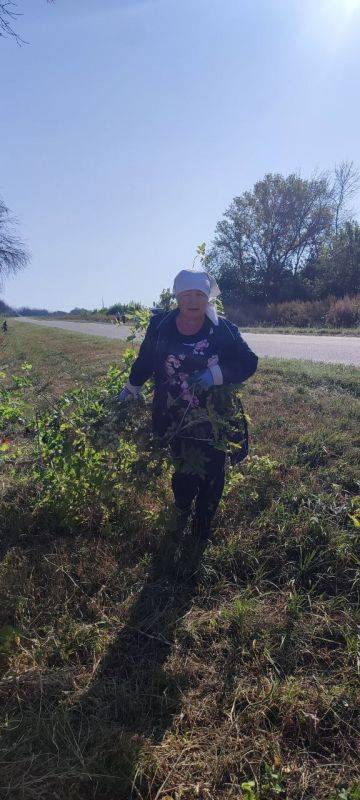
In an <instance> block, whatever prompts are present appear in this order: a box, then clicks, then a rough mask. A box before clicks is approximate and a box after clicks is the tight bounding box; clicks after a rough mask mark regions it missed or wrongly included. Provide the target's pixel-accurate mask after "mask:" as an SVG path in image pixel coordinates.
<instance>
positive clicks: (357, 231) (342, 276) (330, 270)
mask: <svg viewBox="0 0 360 800" xmlns="http://www.w3.org/2000/svg"><path fill="white" fill-rule="evenodd" d="M303 280H304V284H305V283H306V284H307V286H308V287H309V294H310V291H311V294H312V295H313V296H315V297H317V298H323V297H326V296H327V295H335V296H336V297H343V296H344V295H346V294H350V295H352V294H357V293H358V292H360V226H359V224H358V223H357V222H356V221H354V220H353V221H351V222H346V223H345V225H343V227H342V228H341V229H340V230H339V232H338V233H337V234H334V235H333V236H332V237H331V239H330V240H329V241H328V242H326V244H325V245H324V247H323V249H322V251H321V253H320V256H319V257H318V258H316V259H311V260H309V262H308V264H307V265H306V267H305V270H304V274H303Z"/></svg>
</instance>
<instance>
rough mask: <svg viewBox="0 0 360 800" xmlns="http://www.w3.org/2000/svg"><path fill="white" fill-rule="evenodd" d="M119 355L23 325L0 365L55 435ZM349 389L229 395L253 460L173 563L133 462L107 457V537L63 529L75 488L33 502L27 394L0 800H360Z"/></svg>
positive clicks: (7, 613)
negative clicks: (201, 541)
mask: <svg viewBox="0 0 360 800" xmlns="http://www.w3.org/2000/svg"><path fill="white" fill-rule="evenodd" d="M122 348H124V345H123V344H122V343H119V342H113V341H109V340H102V339H94V338H93V337H85V336H83V335H82V336H81V337H77V336H76V335H72V334H70V333H63V332H62V331H59V330H55V329H54V330H50V329H47V330H45V329H43V328H39V329H37V328H35V327H33V326H25V325H23V324H21V325H19V326H16V329H15V327H14V330H10V331H9V334H8V335H7V337H6V341H5V347H4V349H3V351H2V352H3V362H4V363H5V364H7V365H8V369H9V370H10V372H11V373H12V374H15V375H18V376H20V378H21V376H22V375H23V374H24V372H23V371H22V369H21V366H22V364H23V362H24V361H26V362H31V363H32V365H33V372H34V373H35V374H36V381H35V384H36V385H41V386H43V385H46V397H47V403H46V404H45V405H46V407H48V408H50V409H55V410H56V409H58V407H59V403H63V405H62V406H61V408H62V409H63V410H62V412H61V413H62V416H61V420H62V424H63V425H69V417H68V416H66V414H67V412H66V407H67V403H68V400H66V402H65V401H64V402H63V401H62V400H61V399H60V395H61V393H65V396H66V397H68V399H69V398H70V395H69V391H70V389H71V387H72V386H76V387H77V388H78V389H79V390H80V388H81V385H84V386H85V387H86V391H90V390H91V387H92V386H93V385H94V383H95V382H96V381H98V380H99V379H100V378H101V376H103V375H104V374H105V372H106V370H107V368H108V366H109V365H111V364H114V363H118V359H119V355H120V354H121V352H122ZM359 376H360V371H359V370H356V369H354V368H351V367H343V366H341V365H339V366H333V365H326V364H313V363H311V362H301V361H291V362H290V361H289V362H285V361H283V360H276V359H262V361H261V364H260V367H259V370H258V372H257V373H256V374H255V375H254V376H253V378H251V379H250V380H249V381H248V382H247V383H246V384H245V386H244V388H243V399H244V404H245V407H246V410H247V412H248V413H249V415H250V418H251V425H250V432H251V455H250V458H249V459H248V460H247V461H246V462H245V463H244V464H243V465H241V466H240V467H234V468H232V469H229V471H228V477H227V485H226V491H225V493H224V499H223V501H222V504H221V508H220V510H219V512H218V517H217V526H216V529H215V531H214V534H213V537H212V539H211V542H210V543H209V544H208V546H207V547H206V549H205V550H204V551H203V552H202V550H201V548H200V549H199V548H196V547H195V543H194V542H191V539H189V538H188V539H185V540H184V545H183V551H182V553H181V555H180V561H179V562H177V563H176V565H175V564H174V562H173V557H172V552H173V551H172V547H171V542H169V539H168V537H167V535H166V534H165V531H164V521H163V516H162V513H163V512H162V509H163V506H164V504H166V502H167V501H168V502H169V501H170V498H171V490H170V483H169V468H168V464H167V462H166V461H164V464H163V466H161V468H160V467H159V465H157V464H154V463H152V460H151V457H150V456H148V454H146V467H144V466H143V465H142V462H141V460H140V461H139V464H140V469H139V470H138V472H137V471H136V469H137V467H136V461H135V463H134V464H133V466H132V469H133V472H131V470H130V472H129V469H130V468H129V467H128V466H127V467H126V465H125V466H124V462H123V461H121V466H120V468H121V469H122V470H123V472H122V473H121V475H122V477H121V484H120V485H119V489H118V490H117V491H118V493H120V494H121V493H123V494H122V496H121V497H119V498H118V497H117V495H115V496H111V498H110V500H107V503H105V504H104V505H105V506H106V508H105V511H106V512H107V514H108V516H107V517H106V521H105V522H104V519H105V517H104V514H105V511H104V510H103V512H102V516H101V524H100V522H99V523H98V524H97V525H92V526H91V525H88V524H84V523H83V522H82V523H80V522H78V521H76V519H75V516H74V515H73V516H72V512H71V509H70V510H69V513H68V517H67V519H68V521H67V522H66V524H64V523H62V524H61V519H62V514H63V511H62V509H63V508H65V506H66V503H67V504H68V505H69V503H70V500H69V498H70V488H71V481H72V482H73V483H75V484H76V480H75V481H74V480H73V479H72V478H71V476H70V478H69V480H68V483H67V484H66V485H67V487H68V489H67V491H68V494H67V495H66V496H65V501H64V502H65V505H64V504H63V505H62V506H61V502H63V501H61V495H60V494H59V506H58V507H56V505H55V507H52V508H51V509H50V507H49V505H47V504H46V502H47V501H46V502H45V500H46V498H45V495H46V491H47V492H48V493H49V491H50V490H49V488H46V487H45V488H44V487H43V488H41V489H37V488H36V486H33V478H32V477H31V475H30V472H29V468H30V467H29V465H31V464H32V462H33V460H34V458H35V452H36V438H34V433H33V429H32V428H31V425H30V423H29V419H30V417H31V414H32V410H33V409H34V408H37V409H41V408H43V407H44V402H43V396H41V395H43V392H40V393H39V392H38V391H34V390H33V388H32V387H31V386H29V387H26V386H25V389H24V392H25V394H26V404H25V417H26V419H25V423H21V422H13V423H9V424H8V427H7V429H6V431H5V433H4V436H5V437H6V440H10V441H11V448H12V447H13V445H14V449H11V450H10V451H7V452H10V456H11V457H9V459H8V460H5V461H4V464H3V482H2V493H1V498H0V519H1V520H2V521H1V522H0V527H1V528H2V539H1V544H2V560H1V563H0V576H1V577H0V666H1V679H0V701H1V705H2V711H1V717H0V719H1V722H0V726H1V727H0V731H1V738H2V744H1V748H0V762H1V769H0V775H1V777H0V796H3V797H4V798H5V797H9V798H10V797H11V799H12V800H20V799H21V800H33V798H37V799H38V800H48V798H61V800H85V798H86V800H115V798H116V800H129V798H136V800H165V798H168V799H169V798H172V800H195V798H200V800H242V799H244V800H275V798H282V799H283V800H285V799H286V800H315V798H316V800H318V799H319V800H359V797H360V783H359V777H360V776H359V690H358V689H359V672H360V650H359V638H358V626H359V624H360V615H359V563H360V559H359V556H360V553H359V540H358V525H359V521H358V520H359V500H358V499H357V498H358V496H359V485H360V475H359V461H360V459H359V427H360V426H359V417H360V412H359V402H358V394H359ZM89 397H90V395H89ZM68 406H69V408H72V407H73V406H72V404H71V402H69V403H68ZM77 408H78V407H77V406H76V403H75V410H74V412H72V413H73V414H74V419H76V424H77V425H78V429H79V431H80V433H81V434H82V433H83V431H84V430H85V428H84V425H85V423H86V424H87V422H86V419H85V422H84V419H83V417H82V416H81V414H82V409H81V408H80V407H79V408H78V410H77ZM64 409H65V410H64ZM80 412H81V413H80ZM142 413H143V412H142V410H141V409H139V417H140V416H141V414H142ZM144 413H145V412H144ZM146 413H147V412H146ZM80 417H81V419H80ZM79 419H80V422H79ZM61 420H60V421H61ZM26 424H28V427H26ZM129 424H130V425H131V424H133V423H129ZM134 424H136V425H137V420H136V423H134ZM81 425H82V426H83V427H81ZM56 430H57V429H56ZM49 433H50V423H49ZM141 436H143V433H142V430H141V426H140V427H137V428H136V437H137V443H138V447H139V452H140V451H141V448H142V439H141ZM15 445H16V446H15ZM144 446H145V445H144ZM110 449H111V448H110ZM24 453H25V455H24ZM56 458H57V456H56V453H55V454H53V455H52V460H53V461H52V463H53V464H55V471H56V469H59V470H60V462H57V461H56ZM137 458H138V456H137ZM24 462H25V463H24ZM56 464H58V467H56ZM85 466H86V465H85V463H84V470H85ZM106 468H107V469H109V470H110V468H111V454H110V456H109V461H108V462H107V465H106ZM126 469H128V472H126ZM89 475H90V473H89ZM91 475H92V473H91ZM91 475H90V478H89V480H90V482H91V480H93V478H91ZM63 476H64V480H65V479H67V476H66V473H65V472H64V473H63ZM78 481H79V483H80V482H81V472H80V473H79V475H78ZM101 491H105V490H104V489H103V488H101ZM95 492H100V490H99V489H98V485H97V484H96V483H93V484H91V486H90V490H89V492H88V494H86V498H85V499H86V502H85V511H87V510H88V507H89V508H90V507H91V503H92V495H94V493H95ZM36 493H37V494H36ZM34 496H36V497H37V498H38V499H39V498H40V500H42V501H43V505H42V507H41V508H40V509H39V508H38V507H34V505H32V502H33V497H34ZM96 497H99V501H98V500H96V501H95V502H94V507H95V509H97V506H98V502H100V501H101V502H102V501H103V495H102V494H101V492H100V494H98V495H96ZM60 506H61V507H60ZM85 511H84V513H85ZM99 520H100V516H99ZM105 523H106V524H105Z"/></svg>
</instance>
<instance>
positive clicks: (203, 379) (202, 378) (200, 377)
mask: <svg viewBox="0 0 360 800" xmlns="http://www.w3.org/2000/svg"><path fill="white" fill-rule="evenodd" d="M188 386H194V387H195V388H196V389H200V390H201V391H203V392H208V391H209V389H211V387H212V386H214V378H213V374H212V372H211V370H210V369H205V370H204V371H203V372H196V373H195V375H192V376H191V377H190V378H188Z"/></svg>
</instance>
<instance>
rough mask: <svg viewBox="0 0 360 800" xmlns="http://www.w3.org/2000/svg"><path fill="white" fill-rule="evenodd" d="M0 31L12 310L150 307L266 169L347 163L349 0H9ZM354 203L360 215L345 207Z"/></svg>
mask: <svg viewBox="0 0 360 800" xmlns="http://www.w3.org/2000/svg"><path fill="white" fill-rule="evenodd" d="M19 10H21V11H22V12H23V17H22V18H21V19H20V20H19V22H18V23H17V29H18V31H19V33H21V35H22V36H23V38H24V39H26V40H27V41H28V42H29V44H28V45H24V46H23V47H21V48H19V47H17V46H16V44H15V43H14V42H13V41H11V40H1V39H0V69H1V76H2V80H1V87H0V100H1V112H2V113H1V127H0V161H1V169H0V194H1V196H2V197H3V199H4V201H5V202H6V204H7V205H8V206H9V207H10V208H11V210H12V211H13V212H14V214H15V215H16V217H17V218H18V221H19V232H20V233H21V235H22V236H23V238H24V239H25V240H26V242H27V245H28V247H29V249H30V251H31V254H32V259H31V263H30V265H29V267H28V268H27V270H26V271H24V272H23V273H21V274H18V276H16V277H14V278H12V279H10V280H8V281H7V282H6V285H5V288H4V292H3V297H4V298H5V300H6V301H7V302H8V303H10V304H12V305H15V306H20V305H31V306H34V305H36V306H37V307H46V308H49V309H56V308H62V309H65V310H70V309H71V308H73V307H74V306H85V307H88V308H94V307H100V306H101V304H102V301H103V302H104V304H105V305H109V304H110V303H112V302H115V301H116V300H122V301H128V300H130V299H136V300H141V301H142V302H144V303H147V304H151V303H152V302H153V300H156V299H157V297H158V295H159V293H160V291H161V289H162V288H164V287H166V286H169V285H171V283H172V279H173V277H174V275H175V274H176V272H177V271H178V270H179V269H180V268H183V267H186V266H189V265H190V264H191V263H192V260H193V257H194V254H195V249H196V246H197V245H198V244H199V243H200V242H202V241H206V242H207V244H210V243H211V240H212V237H213V234H214V229H215V225H216V223H217V221H218V220H219V219H220V218H221V216H222V214H223V212H224V210H225V209H226V207H227V206H228V205H229V203H230V202H231V200H232V198H233V197H234V196H235V195H238V194H241V192H242V191H244V190H245V189H249V188H251V187H252V186H253V184H254V182H255V181H256V180H258V179H259V178H262V177H263V175H264V174H265V173H266V172H281V173H283V174H288V173H289V172H293V171H298V172H300V173H301V175H302V176H303V177H308V176H310V175H311V174H313V173H314V171H315V170H324V169H329V168H330V169H331V168H332V167H333V166H334V164H335V163H338V162H340V161H341V160H343V159H347V160H350V161H351V160H352V161H354V162H355V163H356V164H357V165H359V166H360V154H359V143H360V137H359V130H360V103H359V97H360V49H359V41H360V39H359V33H360V0H181V2H179V0H103V1H102V2H101V0H87V1H86V0H76V3H75V2H74V0H56V2H55V4H54V5H47V4H46V2H45V0H26V2H25V0H24V1H23V2H22V3H21V2H19ZM355 210H356V211H359V209H358V208H357V209H355Z"/></svg>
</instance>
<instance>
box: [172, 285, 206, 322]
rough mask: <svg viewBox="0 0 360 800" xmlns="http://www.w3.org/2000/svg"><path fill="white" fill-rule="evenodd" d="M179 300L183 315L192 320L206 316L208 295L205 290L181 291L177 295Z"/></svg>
mask: <svg viewBox="0 0 360 800" xmlns="http://www.w3.org/2000/svg"><path fill="white" fill-rule="evenodd" d="M177 302H178V306H179V309H180V312H181V314H182V315H183V317H186V319H188V320H189V322H190V321H192V322H196V320H200V319H202V318H203V317H204V316H205V311H206V306H207V304H208V298H207V295H206V294H204V292H199V291H197V290H195V289H190V290H189V291H187V292H180V294H178V295H177Z"/></svg>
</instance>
